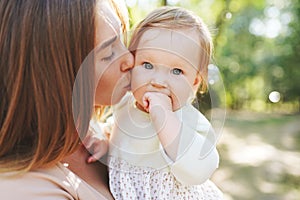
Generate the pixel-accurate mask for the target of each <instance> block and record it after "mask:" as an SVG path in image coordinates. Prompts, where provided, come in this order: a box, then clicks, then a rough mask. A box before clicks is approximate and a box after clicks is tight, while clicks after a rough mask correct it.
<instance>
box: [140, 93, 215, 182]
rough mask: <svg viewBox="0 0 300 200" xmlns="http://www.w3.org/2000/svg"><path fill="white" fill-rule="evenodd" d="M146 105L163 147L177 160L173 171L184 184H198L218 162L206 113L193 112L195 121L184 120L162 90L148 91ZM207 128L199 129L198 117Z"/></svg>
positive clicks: (204, 179) (172, 166) (170, 156)
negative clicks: (178, 115) (187, 121)
mask: <svg viewBox="0 0 300 200" xmlns="http://www.w3.org/2000/svg"><path fill="white" fill-rule="evenodd" d="M144 106H145V107H146V108H147V109H148V111H149V114H150V116H151V119H152V121H153V125H154V127H155V129H156V130H157V132H158V137H159V139H160V142H161V144H162V145H163V147H164V150H165V152H166V154H167V156H168V157H169V158H171V159H172V160H173V161H174V163H173V164H172V165H171V172H172V173H173V175H174V176H175V177H176V179H177V180H178V181H180V182H182V183H183V184H185V185H198V184H202V183H204V182H205V181H206V180H207V179H209V178H210V177H211V175H212V174H213V172H214V171H215V169H216V168H217V167H218V165H219V154H218V152H217V150H216V147H215V144H214V141H211V140H209V139H208V138H209V137H204V136H203V135H201V134H203V133H204V135H205V133H208V136H210V135H214V132H213V129H212V128H211V125H210V124H209V122H208V121H207V120H206V119H205V117H204V116H200V115H197V114H196V115H194V114H195V113H198V112H193V114H192V113H190V114H192V115H193V116H192V117H193V119H194V120H195V123H194V125H193V126H192V127H193V128H192V127H191V125H188V124H185V123H183V122H182V121H181V120H180V119H179V118H178V117H177V115H176V114H175V113H174V112H173V111H172V102H171V100H170V98H169V97H168V96H166V95H164V94H161V93H155V92H152V93H146V94H145V96H144ZM199 120H200V123H201V124H202V125H203V127H205V128H200V129H204V130H198V128H197V125H198V121H199Z"/></svg>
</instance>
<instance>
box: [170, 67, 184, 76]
mask: <svg viewBox="0 0 300 200" xmlns="http://www.w3.org/2000/svg"><path fill="white" fill-rule="evenodd" d="M172 74H175V75H180V74H182V70H181V69H178V68H174V69H172Z"/></svg>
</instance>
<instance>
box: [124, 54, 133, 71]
mask: <svg viewBox="0 0 300 200" xmlns="http://www.w3.org/2000/svg"><path fill="white" fill-rule="evenodd" d="M133 65H134V57H133V55H132V53H130V51H128V50H127V49H126V52H125V53H124V55H123V58H122V63H121V71H122V72H127V71H129V70H131V69H132V68H133Z"/></svg>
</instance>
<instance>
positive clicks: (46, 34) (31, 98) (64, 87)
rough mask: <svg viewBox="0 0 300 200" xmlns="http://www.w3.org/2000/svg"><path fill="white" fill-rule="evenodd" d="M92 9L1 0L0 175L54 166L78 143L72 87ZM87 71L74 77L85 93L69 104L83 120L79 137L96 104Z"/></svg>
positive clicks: (78, 2)
mask: <svg viewBox="0 0 300 200" xmlns="http://www.w3.org/2000/svg"><path fill="white" fill-rule="evenodd" d="M95 4H96V0H43V1H41V0H22V1H11V0H1V1H0V19H1V22H0V171H14V170H20V171H27V170H30V169H35V168H39V167H47V166H51V165H53V164H55V163H57V162H58V161H60V160H61V159H62V158H63V157H64V156H66V155H68V154H70V153H72V152H73V151H74V150H75V149H76V147H77V146H78V145H77V144H78V143H79V141H80V138H79V136H78V134H77V131H76V128H75V125H74V119H73V113H72V88H73V84H74V81H75V77H76V74H77V72H78V70H79V68H80V65H81V63H82V62H83V60H84V59H85V57H86V56H87V55H88V54H89V52H90V51H91V50H92V49H93V48H94V45H95V44H94V36H95V25H94V24H95V23H94V21H95V8H96V5H95ZM90 70H91V71H89V72H88V73H87V74H86V75H87V76H90V77H79V78H81V79H82V80H85V81H83V82H82V83H83V84H84V85H83V86H82V87H83V88H85V90H80V91H79V93H77V94H75V95H76V96H77V97H79V98H80V101H78V103H77V105H73V106H74V107H76V108H79V109H78V110H79V111H78V113H75V115H74V116H75V121H78V120H77V119H78V118H80V120H86V121H80V122H81V123H80V125H81V126H80V127H79V128H80V130H81V132H84V133H85V132H86V130H87V128H88V127H87V126H88V124H89V123H88V121H89V119H90V116H91V112H92V104H93V98H92V97H91V96H90V94H92V92H91V91H92V90H93V87H94V86H93V84H94V80H93V78H92V76H91V74H93V67H91V69H90ZM86 90H88V91H86ZM89 90H90V91H89ZM77 92H78V91H77ZM89 108H90V109H89Z"/></svg>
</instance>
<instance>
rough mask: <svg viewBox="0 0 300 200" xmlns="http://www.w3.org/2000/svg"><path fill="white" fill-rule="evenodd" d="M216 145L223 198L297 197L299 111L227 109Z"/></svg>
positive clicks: (286, 199) (299, 180) (296, 199)
mask: <svg viewBox="0 0 300 200" xmlns="http://www.w3.org/2000/svg"><path fill="white" fill-rule="evenodd" d="M218 149H219V152H220V157H221V163H220V168H219V169H218V170H217V172H216V173H215V174H214V176H213V180H214V182H215V183H216V184H217V185H218V186H219V187H220V188H221V190H222V191H223V192H224V193H225V200H254V199H255V200H300V115H275V114H259V113H250V112H229V113H228V114H227V118H226V121H225V126H224V130H223V134H222V136H221V138H220V140H219V143H218Z"/></svg>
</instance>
